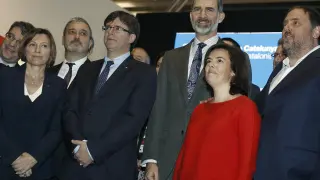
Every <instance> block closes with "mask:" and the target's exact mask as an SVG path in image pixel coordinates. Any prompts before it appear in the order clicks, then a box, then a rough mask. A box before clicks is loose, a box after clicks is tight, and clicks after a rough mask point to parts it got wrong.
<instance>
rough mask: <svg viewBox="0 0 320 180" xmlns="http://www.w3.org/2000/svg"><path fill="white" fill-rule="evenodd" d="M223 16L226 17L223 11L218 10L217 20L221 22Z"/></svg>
mask: <svg viewBox="0 0 320 180" xmlns="http://www.w3.org/2000/svg"><path fill="white" fill-rule="evenodd" d="M225 17H226V14H225V13H224V12H220V13H219V17H218V22H219V23H222V21H223V20H224V18H225Z"/></svg>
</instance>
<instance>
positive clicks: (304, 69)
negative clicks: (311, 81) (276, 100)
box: [270, 49, 320, 95]
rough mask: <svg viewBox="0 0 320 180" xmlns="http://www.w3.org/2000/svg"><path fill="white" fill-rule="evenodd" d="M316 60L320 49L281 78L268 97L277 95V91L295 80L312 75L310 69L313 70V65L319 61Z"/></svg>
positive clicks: (319, 56)
mask: <svg viewBox="0 0 320 180" xmlns="http://www.w3.org/2000/svg"><path fill="white" fill-rule="evenodd" d="M318 58H320V49H318V50H316V51H315V52H313V53H311V54H310V55H309V56H307V57H306V58H305V59H304V60H302V62H301V63H300V64H299V65H298V66H297V67H295V68H294V69H293V70H292V71H291V72H290V73H289V74H288V75H287V76H286V77H285V78H283V80H282V81H281V82H280V83H279V84H278V85H277V86H276V87H275V88H274V89H273V90H272V91H271V93H270V95H273V94H275V93H277V92H278V91H279V90H281V89H283V88H285V87H287V86H288V85H290V84H292V83H293V82H294V81H297V79H300V78H302V77H306V76H308V75H309V74H312V73H313V70H312V69H313V68H315V64H316V63H317V61H319V59H318ZM317 68H318V67H317ZM315 71H317V70H315Z"/></svg>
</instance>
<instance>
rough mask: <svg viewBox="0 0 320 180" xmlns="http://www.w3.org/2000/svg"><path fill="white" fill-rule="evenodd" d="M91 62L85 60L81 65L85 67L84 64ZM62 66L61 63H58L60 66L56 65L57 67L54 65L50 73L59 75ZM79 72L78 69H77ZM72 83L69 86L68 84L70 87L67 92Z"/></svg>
mask: <svg viewBox="0 0 320 180" xmlns="http://www.w3.org/2000/svg"><path fill="white" fill-rule="evenodd" d="M90 62H91V61H90V60H89V59H87V60H86V61H85V62H84V63H83V64H82V65H85V64H87V63H90ZM62 64H63V62H62V63H60V64H57V65H55V66H53V67H51V68H50V71H52V72H54V73H56V74H57V75H58V74H59V71H60V69H61V67H62ZM79 70H80V69H79ZM79 70H78V71H79ZM73 86H74V85H73V81H72V82H71V84H70V86H69V88H68V89H69V91H70V90H71V89H72V88H73Z"/></svg>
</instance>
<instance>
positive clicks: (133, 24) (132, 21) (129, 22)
mask: <svg viewBox="0 0 320 180" xmlns="http://www.w3.org/2000/svg"><path fill="white" fill-rule="evenodd" d="M117 18H119V19H120V21H121V22H122V23H123V24H125V25H126V26H128V28H129V31H130V33H131V34H135V35H136V39H135V41H134V42H133V43H132V44H131V49H133V47H134V46H135V45H136V43H137V41H138V39H139V36H140V24H139V22H138V20H137V18H136V17H134V16H133V15H131V14H129V13H127V12H124V11H114V12H112V13H111V14H109V15H108V16H107V17H106V19H105V20H104V23H103V25H104V26H105V25H106V24H107V23H109V22H112V21H114V20H115V19H117Z"/></svg>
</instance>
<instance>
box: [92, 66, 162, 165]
mask: <svg viewBox="0 0 320 180" xmlns="http://www.w3.org/2000/svg"><path fill="white" fill-rule="evenodd" d="M142 70H143V69H142ZM146 70H147V71H146V73H144V74H143V75H141V76H140V79H139V81H138V82H137V83H138V84H136V86H135V89H134V91H133V93H132V94H131V97H130V100H129V102H128V103H129V105H128V109H127V112H126V113H125V114H123V115H122V116H120V117H119V118H118V119H117V122H116V123H115V124H114V127H113V128H111V131H108V132H106V133H105V134H103V135H102V136H101V137H100V139H97V140H90V139H89V140H88V149H89V151H90V153H91V155H92V156H93V159H94V161H95V163H96V164H100V163H103V160H104V159H107V158H108V157H110V156H111V155H113V154H114V153H115V152H117V151H119V149H121V148H123V147H124V146H126V145H127V144H128V143H129V142H130V141H132V139H134V138H136V137H137V136H138V134H139V132H140V130H141V128H142V127H143V125H144V123H145V121H146V119H147V118H148V115H149V113H150V111H151V108H152V106H153V103H154V100H155V95H156V87H157V75H156V71H155V69H154V68H149V67H148V69H146Z"/></svg>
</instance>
